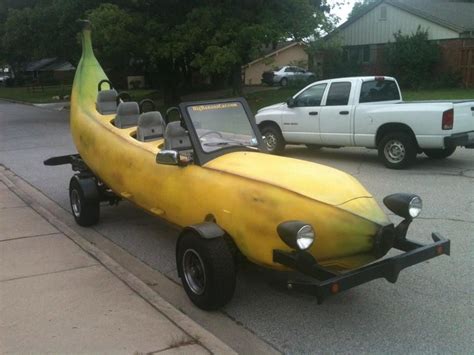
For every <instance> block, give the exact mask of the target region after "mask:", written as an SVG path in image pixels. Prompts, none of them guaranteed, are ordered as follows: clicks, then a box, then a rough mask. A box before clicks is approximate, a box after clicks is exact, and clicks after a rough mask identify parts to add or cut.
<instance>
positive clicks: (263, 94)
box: [0, 85, 474, 112]
mask: <svg viewBox="0 0 474 355" xmlns="http://www.w3.org/2000/svg"><path fill="white" fill-rule="evenodd" d="M70 91H71V86H61V85H55V86H45V87H44V90H43V91H37V90H36V91H35V92H32V91H31V90H28V89H27V88H26V87H18V88H7V87H0V98H5V99H11V100H18V101H25V102H31V103H44V102H53V101H54V100H53V96H64V95H70ZM298 91H299V89H297V88H275V89H271V90H264V91H253V90H252V92H250V93H247V94H246V95H245V98H246V99H247V101H248V102H249V105H250V107H251V109H252V111H253V112H257V110H258V109H260V108H262V107H265V106H268V105H272V104H276V103H278V102H283V101H286V100H287V99H288V98H289V97H290V96H293V95H294V94H295V93H296V92H298ZM128 93H129V94H130V95H131V97H132V100H134V101H138V102H139V101H141V100H143V99H145V98H149V99H152V100H153V101H155V102H156V103H157V105H158V107H159V109H160V110H164V107H163V104H162V98H161V93H160V92H158V91H156V90H148V89H139V90H130V91H128ZM223 93H225V94H223V95H225V96H226V95H231V91H230V90H228V91H227V90H225V91H223ZM402 94H403V98H404V100H405V101H413V100H440V99H447V100H452V99H473V100H474V89H433V90H406V91H404V90H402ZM196 95H199V93H197V94H196ZM204 96H205V95H204ZM231 96H232V95H231ZM220 97H222V95H221V96H220ZM197 100H198V99H197Z"/></svg>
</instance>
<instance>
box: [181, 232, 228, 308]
mask: <svg viewBox="0 0 474 355" xmlns="http://www.w3.org/2000/svg"><path fill="white" fill-rule="evenodd" d="M176 263H177V266H178V273H179V276H180V277H181V280H182V282H183V287H184V290H185V291H186V294H187V295H188V297H189V298H190V300H191V301H192V302H193V303H194V304H195V305H196V306H197V307H199V308H201V309H204V310H214V309H218V308H220V307H222V306H224V305H225V304H226V303H228V302H229V301H230V299H231V298H232V296H233V295H234V290H235V281H236V266H235V261H234V255H233V254H232V250H231V248H230V246H229V244H228V243H227V242H226V240H225V239H224V238H221V237H219V238H214V239H204V238H202V237H201V236H199V235H197V234H196V233H194V232H185V234H183V235H182V236H181V237H180V238H179V240H178V245H177V251H176Z"/></svg>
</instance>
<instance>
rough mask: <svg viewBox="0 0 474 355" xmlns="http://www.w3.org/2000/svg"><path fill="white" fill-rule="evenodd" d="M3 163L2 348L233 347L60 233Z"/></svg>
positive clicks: (198, 350)
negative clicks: (10, 180) (9, 178)
mask: <svg viewBox="0 0 474 355" xmlns="http://www.w3.org/2000/svg"><path fill="white" fill-rule="evenodd" d="M4 171H5V170H4V169H3V168H2V167H0V353H2V354H5V353H15V354H17V353H101V354H105V353H111V354H120V353H123V354H144V353H153V354H155V353H159V354H209V353H232V350H231V349H230V348H229V347H227V346H226V345H225V344H224V343H222V342H221V341H220V340H219V339H217V338H215V337H214V336H212V334H210V333H208V332H207V331H206V330H204V329H203V328H202V327H200V326H199V325H198V324H197V323H194V322H193V321H192V320H191V319H189V318H188V317H186V316H185V315H184V314H181V313H180V312H179V311H178V310H176V309H172V310H170V309H169V307H172V306H171V305H169V304H168V303H166V301H164V300H162V299H158V300H157V302H155V303H152V302H149V301H148V298H147V297H146V296H144V295H140V294H139V293H137V292H136V290H133V289H132V288H130V287H129V285H128V282H127V280H124V279H123V278H122V277H120V276H119V277H118V276H116V275H117V273H119V275H120V273H126V271H124V270H120V271H118V272H117V270H114V271H111V270H109V269H110V268H108V267H107V268H106V267H105V266H104V262H103V260H100V259H101V258H100V255H101V252H100V251H98V250H93V251H92V252H91V250H87V252H86V251H85V250H84V249H83V245H81V244H82V243H84V242H85V241H83V242H81V243H77V240H75V239H76V238H77V236H75V237H74V238H70V237H68V236H66V235H65V234H63V233H62V232H61V231H60V230H59V229H58V228H57V227H56V226H54V225H53V224H51V223H49V222H48V221H47V220H46V219H45V218H43V216H41V215H40V214H39V213H37V212H36V211H35V210H34V209H33V208H32V207H31V206H30V205H28V204H27V203H25V202H24V201H23V200H22V199H20V198H19V197H18V196H17V194H15V193H14V192H13V191H12V190H14V189H12V186H7V185H8V184H6V183H2V182H1V180H2V177H3V178H5V175H3V172H4ZM3 180H4V181H5V179H3ZM85 243H88V242H85ZM89 244H90V243H89ZM84 245H85V244H84ZM87 248H95V247H94V246H93V245H89V246H87ZM92 255H94V257H93V256H92ZM98 255H99V257H97V256H98ZM108 263H113V262H111V261H110V260H108V261H107V263H105V265H107V264H108ZM114 267H119V266H117V265H115V266H114ZM126 277H130V276H129V275H125V276H124V278H126ZM155 297H158V298H159V296H158V295H156V296H155ZM157 305H158V306H157ZM160 305H161V306H160ZM160 307H161V308H162V309H160ZM167 307H168V308H167ZM173 312H174V313H173ZM176 313H179V314H178V315H177V316H176ZM170 314H171V316H170ZM173 314H175V316H173ZM190 329H191V331H190Z"/></svg>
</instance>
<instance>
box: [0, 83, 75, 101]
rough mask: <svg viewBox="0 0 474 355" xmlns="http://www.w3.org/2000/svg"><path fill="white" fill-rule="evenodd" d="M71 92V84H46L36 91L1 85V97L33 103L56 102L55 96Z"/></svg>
mask: <svg viewBox="0 0 474 355" xmlns="http://www.w3.org/2000/svg"><path fill="white" fill-rule="evenodd" d="M70 94H71V85H64V86H63V85H51V86H44V87H43V90H41V89H40V88H38V87H36V88H35V89H34V91H32V90H31V89H29V88H28V87H13V88H10V87H0V98H2V99H10V100H16V101H24V102H31V103H45V102H54V101H57V100H53V97H54V96H65V95H70Z"/></svg>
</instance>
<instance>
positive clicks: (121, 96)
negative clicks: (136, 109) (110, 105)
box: [117, 91, 132, 105]
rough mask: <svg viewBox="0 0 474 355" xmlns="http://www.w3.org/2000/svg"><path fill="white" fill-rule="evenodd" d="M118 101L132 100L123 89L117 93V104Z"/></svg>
mask: <svg viewBox="0 0 474 355" xmlns="http://www.w3.org/2000/svg"><path fill="white" fill-rule="evenodd" d="M120 101H122V102H128V101H132V97H131V96H130V94H129V93H128V92H125V91H124V92H121V93H120V94H118V95H117V105H118V104H119V103H120Z"/></svg>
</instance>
